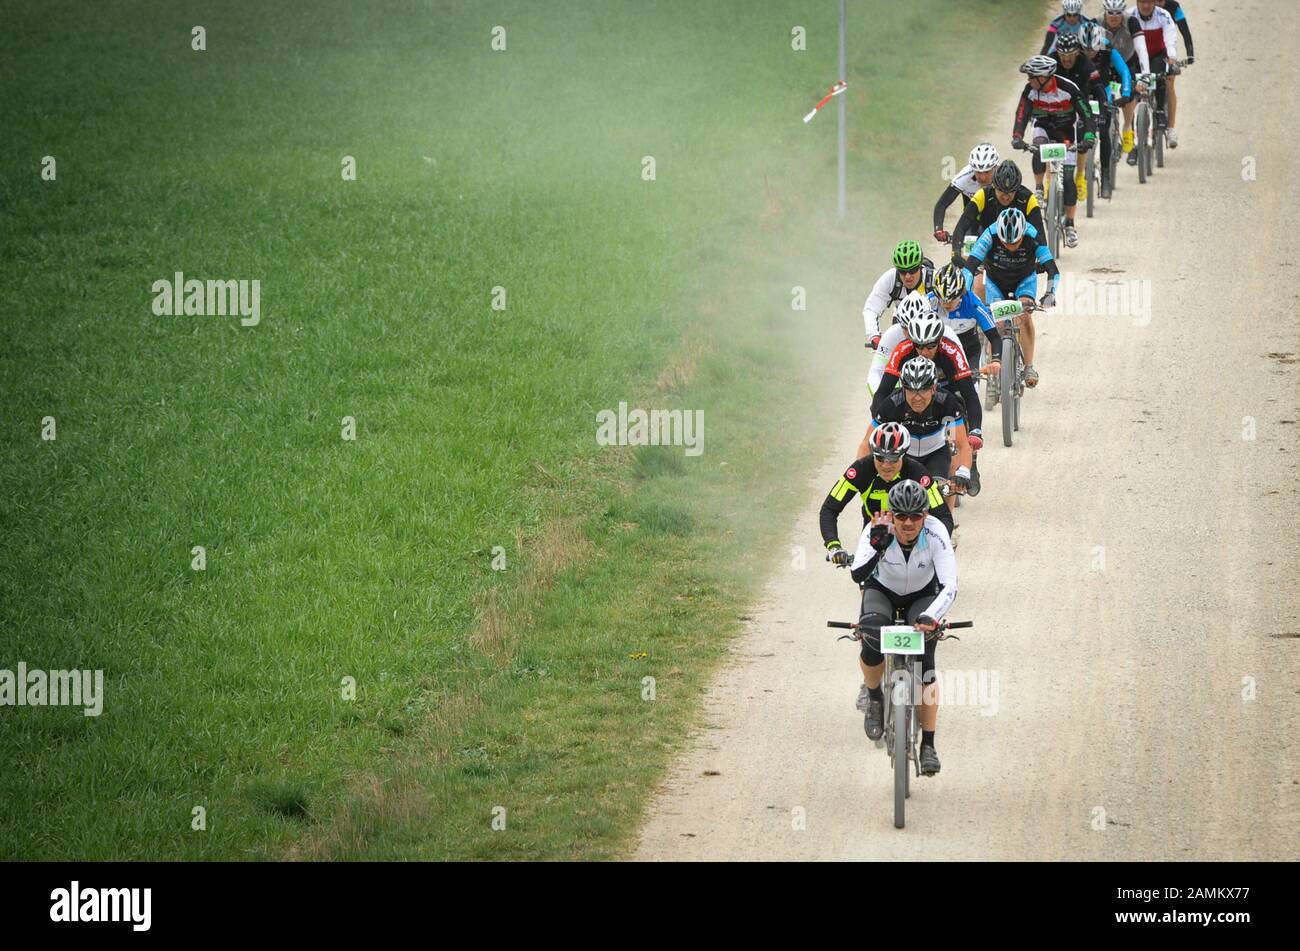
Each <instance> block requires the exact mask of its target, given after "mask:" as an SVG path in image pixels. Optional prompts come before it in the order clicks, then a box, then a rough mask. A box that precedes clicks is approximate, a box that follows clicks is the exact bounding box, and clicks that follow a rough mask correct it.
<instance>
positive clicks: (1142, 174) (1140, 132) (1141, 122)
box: [1133, 103, 1151, 185]
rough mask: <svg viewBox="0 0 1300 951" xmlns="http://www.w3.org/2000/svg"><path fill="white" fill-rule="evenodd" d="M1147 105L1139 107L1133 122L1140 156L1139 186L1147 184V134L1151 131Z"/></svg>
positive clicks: (1138, 163)
mask: <svg viewBox="0 0 1300 951" xmlns="http://www.w3.org/2000/svg"><path fill="white" fill-rule="evenodd" d="M1145 106H1146V103H1143V104H1142V105H1140V106H1138V111H1137V118H1136V119H1135V120H1134V121H1133V133H1134V135H1133V138H1134V142H1133V148H1135V149H1137V154H1138V162H1137V166H1138V184H1141V185H1145V184H1146V182H1147V156H1146V152H1147V133H1148V132H1150V131H1151V117H1150V115H1149V114H1148V111H1147V109H1146V108H1145Z"/></svg>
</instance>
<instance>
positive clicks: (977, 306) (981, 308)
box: [966, 291, 1002, 359]
mask: <svg viewBox="0 0 1300 951" xmlns="http://www.w3.org/2000/svg"><path fill="white" fill-rule="evenodd" d="M966 297H967V298H969V300H970V303H971V306H972V308H973V309H974V311H975V323H976V324H978V325H979V328H980V330H982V331H984V336H985V337H986V338H988V342H989V343H990V344H991V345H992V347H993V355H994V359H997V355H998V354H999V353H1000V352H1001V348H1002V334H1001V333H999V332H998V325H997V324H996V323H995V322H994V320H993V311H991V310H989V305H988V304H986V303H984V302H983V301H982V300H980V299H979V298H978V297H976V296H975V292H974V291H967V292H966Z"/></svg>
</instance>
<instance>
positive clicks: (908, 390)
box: [903, 385, 934, 393]
mask: <svg viewBox="0 0 1300 951" xmlns="http://www.w3.org/2000/svg"><path fill="white" fill-rule="evenodd" d="M903 391H904V392H905V393H933V392H934V386H933V385H931V386H927V387H926V388H925V389H923V390H914V389H912V388H911V387H908V386H905V387H903Z"/></svg>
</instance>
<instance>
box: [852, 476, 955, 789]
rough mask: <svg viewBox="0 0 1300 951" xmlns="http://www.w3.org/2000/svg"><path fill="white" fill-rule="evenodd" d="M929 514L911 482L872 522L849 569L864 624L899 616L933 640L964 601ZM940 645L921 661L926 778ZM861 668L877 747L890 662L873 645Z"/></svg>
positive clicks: (862, 695) (933, 765)
mask: <svg viewBox="0 0 1300 951" xmlns="http://www.w3.org/2000/svg"><path fill="white" fill-rule="evenodd" d="M928 510H929V500H928V496H927V493H926V490H925V488H923V487H922V486H921V485H919V484H917V483H916V482H913V481H912V480H911V479H904V480H903V481H901V482H899V483H898V484H897V485H895V486H894V487H893V488H892V489H890V490H889V511H887V512H880V513H878V514H876V515H874V516H872V519H871V526H870V528H864V529H863V532H862V536H861V537H860V538H859V539H858V550H857V552H856V553H855V554H854V556H853V561H852V563H851V565H850V568H849V571H850V574H851V575H852V577H853V580H854V581H856V582H857V583H858V584H859V585H861V586H862V613H861V615H860V616H859V618H858V623H859V624H863V625H872V626H875V627H881V626H884V625H889V624H892V623H894V615H895V612H897V611H901V612H903V616H904V617H905V618H906V619H907V623H909V624H911V625H912V626H914V627H916V628H917V629H918V630H921V631H925V632H926V633H927V634H929V633H932V632H933V631H934V630H935V629H936V628H937V627H938V626H939V622H940V621H942V620H943V618H944V615H946V614H947V613H948V610H949V609H950V608H951V607H952V604H953V601H955V600H956V598H957V556H956V554H955V553H954V551H953V546H952V537H951V536H950V535H949V533H948V529H947V528H946V527H945V526H944V524H943V522H941V521H940V520H939V519H937V518H935V517H934V516H931V515H928V514H927V512H928ZM878 643H879V642H877V644H878ZM936 644H938V641H936V640H930V639H927V640H926V644H925V655H924V656H923V658H922V660H921V683H922V684H924V685H925V686H924V687H923V689H922V691H921V704H920V709H919V711H918V714H919V716H920V720H921V749H920V754H919V755H920V770H921V775H922V776H933V775H935V774H936V773H938V772H939V755H938V753H936V752H935V750H934V734H935V730H936V728H937V727H938V719H939V697H938V685H937V684H935V683H934V679H935V669H934V654H935V645H936ZM858 666H859V667H860V668H861V669H862V687H861V688H860V689H859V691H858V702H857V707H858V709H859V710H861V711H862V712H863V714H865V716H864V719H863V726H864V727H865V728H866V731H867V736H868V737H869V738H870V739H873V740H878V739H880V737H881V736H882V735H883V734H884V732H885V722H884V720H885V717H884V701H885V698H884V695H883V694H882V693H881V691H880V681H881V680H882V678H883V677H884V672H885V658H884V655H882V654H881V653H880V651H879V650H877V649H875V648H873V647H871V646H870V644H869V643H868V639H867V638H866V637H864V638H863V640H862V652H861V656H860V657H859V659H858Z"/></svg>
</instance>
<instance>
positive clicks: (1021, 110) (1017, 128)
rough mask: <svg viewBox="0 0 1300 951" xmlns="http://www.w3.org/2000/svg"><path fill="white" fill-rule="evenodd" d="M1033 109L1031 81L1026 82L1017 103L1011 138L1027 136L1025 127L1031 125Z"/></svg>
mask: <svg viewBox="0 0 1300 951" xmlns="http://www.w3.org/2000/svg"><path fill="white" fill-rule="evenodd" d="M1033 111H1034V107H1033V104H1032V103H1030V101H1029V83H1025V88H1024V89H1023V90H1021V92H1020V102H1018V103H1017V104H1016V121H1015V122H1014V123H1013V124H1012V126H1011V138H1013V139H1023V138H1024V137H1025V128H1026V126H1028V125H1029V119H1030V117H1031V116H1032V115H1033Z"/></svg>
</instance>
